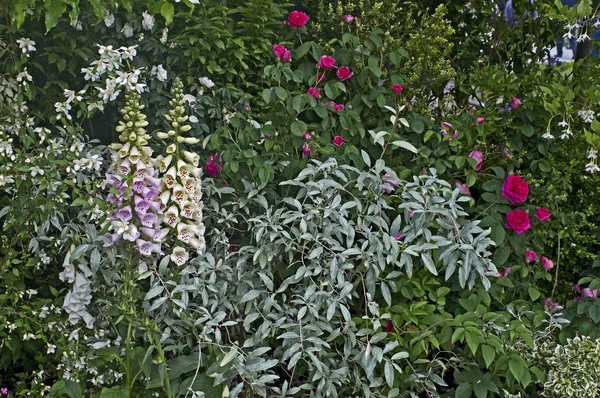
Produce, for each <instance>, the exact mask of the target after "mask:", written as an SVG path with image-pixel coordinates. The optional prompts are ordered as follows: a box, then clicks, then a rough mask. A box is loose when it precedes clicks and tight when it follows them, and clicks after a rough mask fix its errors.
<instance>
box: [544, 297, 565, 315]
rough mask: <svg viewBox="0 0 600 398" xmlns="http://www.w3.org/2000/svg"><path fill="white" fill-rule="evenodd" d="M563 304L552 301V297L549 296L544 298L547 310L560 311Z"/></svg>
mask: <svg viewBox="0 0 600 398" xmlns="http://www.w3.org/2000/svg"><path fill="white" fill-rule="evenodd" d="M562 308H563V307H562V306H561V305H560V304H558V303H557V302H555V301H552V298H551V297H548V298H547V299H546V300H544V309H545V310H546V311H552V312H553V313H554V312H556V311H560V310H562Z"/></svg>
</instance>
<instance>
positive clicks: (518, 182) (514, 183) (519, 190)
mask: <svg viewBox="0 0 600 398" xmlns="http://www.w3.org/2000/svg"><path fill="white" fill-rule="evenodd" d="M528 194H529V185H527V182H526V181H525V180H524V179H522V178H521V177H519V176H516V175H514V174H511V175H509V176H508V177H506V180H505V181H504V184H502V197H503V198H506V199H508V201H509V202H510V203H512V204H513V205H516V204H518V203H522V202H525V200H526V199H527V195H528Z"/></svg>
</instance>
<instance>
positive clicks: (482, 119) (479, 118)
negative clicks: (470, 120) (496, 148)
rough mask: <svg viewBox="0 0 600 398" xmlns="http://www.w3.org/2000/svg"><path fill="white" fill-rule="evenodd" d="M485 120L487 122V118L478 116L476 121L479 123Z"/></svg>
mask: <svg viewBox="0 0 600 398" xmlns="http://www.w3.org/2000/svg"><path fill="white" fill-rule="evenodd" d="M483 122H485V119H484V118H482V117H478V118H477V120H475V123H477V124H483Z"/></svg>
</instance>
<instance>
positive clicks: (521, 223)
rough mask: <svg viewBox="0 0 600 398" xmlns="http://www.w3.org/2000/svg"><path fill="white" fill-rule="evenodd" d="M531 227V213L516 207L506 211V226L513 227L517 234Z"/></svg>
mask: <svg viewBox="0 0 600 398" xmlns="http://www.w3.org/2000/svg"><path fill="white" fill-rule="evenodd" d="M529 227H531V222H530V221H529V214H527V213H525V212H524V211H523V210H520V209H516V210H513V211H509V212H508V213H506V224H505V225H504V228H509V229H513V230H514V231H515V233H516V234H517V235H519V234H522V233H523V232H525V231H527V230H528V229H529Z"/></svg>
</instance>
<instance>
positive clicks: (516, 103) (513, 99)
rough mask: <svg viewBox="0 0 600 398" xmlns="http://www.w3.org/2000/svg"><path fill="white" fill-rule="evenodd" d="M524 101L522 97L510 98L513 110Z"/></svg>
mask: <svg viewBox="0 0 600 398" xmlns="http://www.w3.org/2000/svg"><path fill="white" fill-rule="evenodd" d="M521 104H522V102H521V100H520V99H518V98H517V97H512V99H511V100H510V107H511V108H512V110H513V111H514V110H515V109H517V108H518V107H519V106H521Z"/></svg>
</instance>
